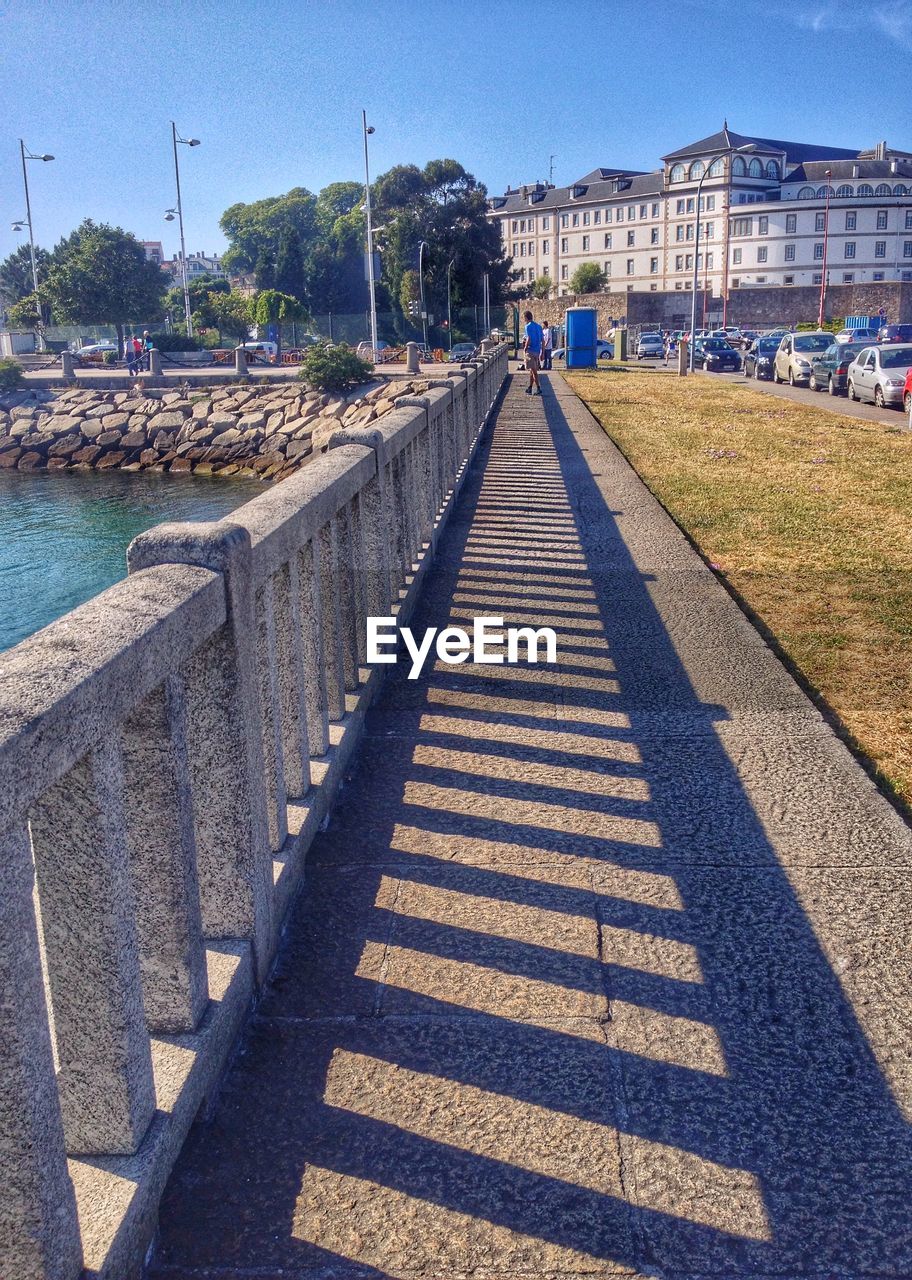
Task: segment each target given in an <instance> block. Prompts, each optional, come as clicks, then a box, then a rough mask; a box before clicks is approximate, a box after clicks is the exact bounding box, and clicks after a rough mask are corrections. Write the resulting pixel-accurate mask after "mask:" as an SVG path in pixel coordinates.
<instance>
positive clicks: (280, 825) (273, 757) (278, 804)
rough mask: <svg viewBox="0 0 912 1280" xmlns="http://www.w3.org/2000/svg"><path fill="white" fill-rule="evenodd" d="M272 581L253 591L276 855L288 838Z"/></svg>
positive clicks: (268, 796) (271, 839)
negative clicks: (254, 592)
mask: <svg viewBox="0 0 912 1280" xmlns="http://www.w3.org/2000/svg"><path fill="white" fill-rule="evenodd" d="M273 588H274V579H273V577H271V576H270V577H268V578H266V579H265V581H264V582H263V584H262V586H261V587H260V589H259V590H258V591H257V592H256V597H255V605H256V661H257V676H258V681H259V691H260V712H261V722H262V726H263V765H264V769H265V785H266V815H267V820H268V823H269V843H270V847H271V848H272V851H273V852H274V853H277V852H278V850H279V849H281V847H282V845H283V844H284V843H285V839H286V837H287V835H288V795H287V793H286V790H285V760H284V752H283V750H282V708H281V705H280V700H279V698H280V695H279V671H278V666H279V660H278V654H277V650H278V640H277V637H276V616H275V615H276V608H275V592H274V589H273Z"/></svg>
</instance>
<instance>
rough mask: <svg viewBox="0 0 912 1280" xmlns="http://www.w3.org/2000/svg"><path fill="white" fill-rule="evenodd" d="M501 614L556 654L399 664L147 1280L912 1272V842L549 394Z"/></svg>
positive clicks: (456, 613) (496, 468) (598, 439)
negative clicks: (523, 662) (411, 670)
mask: <svg viewBox="0 0 912 1280" xmlns="http://www.w3.org/2000/svg"><path fill="white" fill-rule="evenodd" d="M479 613H487V614H491V613H498V614H503V615H504V616H505V617H506V618H507V619H508V620H512V621H516V622H523V623H526V622H536V623H538V624H546V623H551V624H553V625H554V626H555V627H556V628H557V630H558V632H559V639H560V649H559V659H560V660H559V663H558V664H557V665H556V666H554V667H551V668H523V667H511V668H506V667H472V666H470V665H465V666H458V667H447V668H443V669H440V668H438V669H435V670H433V671H428V672H427V673H426V674H425V676H424V678H422V679H421V680H420V681H417V682H409V681H407V680H405V679H404V672H403V670H402V668H401V667H400V668H397V678H393V679H391V680H390V681H389V683H388V685H387V687H386V690H385V693H384V695H383V697H382V700H381V702H380V703H379V704H378V706H377V707H376V708H375V710H374V711H373V713H372V714H371V716H370V719H369V726H368V736H367V737H366V739H365V742H364V746H363V749H362V750H361V752H360V764H359V767H358V769H357V771H356V773H355V775H354V777H353V778H352V779H351V781H350V782H349V784H348V785H347V787H346V789H345V790H344V792H343V794H342V797H341V801H340V804H339V807H338V811H337V814H336V816H335V817H334V819H333V821H332V823H331V825H330V827H329V829H328V830H327V831H326V832H325V833H324V834H323V835H321V836H320V837H319V839H318V841H317V843H316V844H315V846H314V847H313V849H312V853H311V857H310V863H309V878H308V882H307V886H306V889H305V893H304V896H303V898H302V900H301V902H300V904H299V908H298V910H297V912H296V914H295V916H294V918H293V920H292V922H291V924H290V926H289V929H288V931H287V935H286V941H285V945H284V949H283V951H282V953H281V955H280V959H279V963H278V967H277V970H276V973H275V975H274V979H273V981H272V984H271V986H270V987H269V989H268V991H267V993H266V995H265V997H264V999H263V1001H262V1003H261V1005H260V1008H259V1011H258V1015H257V1017H256V1020H255V1022H254V1024H253V1026H252V1029H251V1032H250V1034H249V1037H248V1039H247V1041H246V1044H245V1046H244V1049H243V1052H242V1053H241V1055H240V1056H239V1058H238V1059H237V1061H236V1063H235V1065H234V1068H233V1070H232V1072H231V1074H230V1076H229V1078H228V1081H227V1083H226V1085H225V1087H224V1090H223V1092H222V1095H221V1097H220V1099H219V1102H218V1105H217V1107H216V1108H215V1110H214V1114H213V1116H212V1117H211V1118H210V1119H209V1120H208V1121H207V1122H206V1123H203V1124H200V1125H199V1126H197V1128H196V1129H195V1131H194V1134H193V1136H192V1138H191V1141H190V1142H189V1144H188V1147H187V1148H186V1150H185V1152H184V1154H183V1156H182V1158H181V1161H180V1163H179V1165H178V1167H177V1169H176V1171H175V1173H174V1175H173V1177H172V1179H171V1182H170V1185H169V1188H168V1191H167V1193H166V1196H165V1200H164V1203H163V1206H162V1213H161V1236H160V1241H159V1245H158V1249H157V1253H156V1259H155V1263H154V1265H153V1267H152V1271H151V1275H152V1276H153V1277H155V1280H190V1278H191V1277H198V1278H200V1280H203V1278H205V1280H229V1278H231V1280H240V1277H246V1278H247V1280H279V1277H283V1280H289V1278H292V1280H305V1278H306V1280H329V1277H333V1280H356V1278H357V1280H368V1278H371V1280H381V1278H382V1277H397V1278H399V1280H430V1278H431V1277H435V1278H436V1277H441V1278H443V1277H446V1280H466V1278H467V1277H469V1276H471V1277H473V1278H474V1280H517V1278H519V1277H523V1278H526V1280H538V1278H541V1280H544V1278H545V1277H547V1278H548V1280H557V1278H558V1277H560V1278H569V1277H582V1276H586V1277H589V1276H593V1277H603V1276H615V1275H624V1276H646V1275H649V1276H665V1277H675V1280H696V1278H697V1277H710V1276H712V1277H715V1278H716V1280H731V1278H732V1277H736V1276H744V1275H747V1276H758V1277H759V1276H766V1277H770V1276H776V1277H781V1278H783V1280H784V1278H785V1277H789V1278H790V1280H793V1278H794V1277H798V1276H814V1277H816V1278H817V1280H823V1277H828V1278H829V1277H839V1278H840V1280H846V1278H847V1277H856V1276H857V1277H860V1276H862V1275H864V1276H866V1277H874V1276H877V1277H885V1276H893V1277H899V1276H906V1277H908V1276H909V1275H912V1223H910V1204H912V1143H910V1136H909V1128H908V1125H907V1121H906V1116H907V1115H908V1114H909V1108H910V1104H912V1064H910V1058H909V1043H910V1017H909V1010H910V999H912V982H910V978H912V973H910V964H909V953H908V949H907V942H906V939H907V931H908V921H909V915H910V905H912V903H910V900H912V888H910V886H912V877H910V866H912V845H910V839H909V832H908V831H907V829H906V827H905V826H904V825H903V823H901V822H900V820H899V819H898V818H897V817H896V815H895V814H894V812H893V811H892V810H891V809H890V808H889V807H888V806H887V805H886V803H885V802H884V801H883V800H882V799H881V798H880V796H879V795H878V793H877V792H876V791H875V790H874V789H873V787H872V786H871V785H870V784H869V783H868V781H867V780H866V778H865V777H864V775H863V774H862V773H861V772H860V771H859V769H858V768H857V766H856V765H855V764H854V762H853V761H852V760H851V758H850V757H849V756H848V754H847V753H846V751H845V750H844V749H843V747H842V746H841V745H840V744H839V743H838V742H837V741H836V740H835V739H834V738H833V736H832V735H831V733H830V732H829V730H828V729H827V728H826V727H825V725H824V724H823V722H822V721H821V719H820V717H819V716H818V715H817V713H816V712H815V711H814V709H813V708H812V707H811V706H810V704H809V703H808V702H807V701H806V699H805V698H804V697H803V695H802V694H801V693H800V692H799V691H798V690H797V688H796V687H795V685H794V684H793V682H792V681H791V680H790V678H789V677H788V676H787V675H786V673H785V672H784V671H783V669H782V668H781V667H780V665H779V664H778V662H777V661H776V660H775V659H774V658H773V657H772V655H771V654H770V652H769V650H768V649H767V648H766V647H765V646H764V644H763V643H762V641H761V640H760V638H759V637H758V635H757V634H756V632H755V631H753V629H752V628H751V627H750V626H749V625H748V624H747V622H746V621H745V620H744V618H743V617H742V615H741V614H740V612H739V611H738V610H737V608H736V607H735V606H734V604H733V603H732V602H731V600H730V599H729V597H728V596H727V595H726V593H725V592H724V590H723V588H722V587H721V586H720V585H719V583H718V582H717V581H716V579H715V578H714V577H713V576H712V575H711V574H710V572H709V571H708V570H707V569H706V568H705V567H704V566H703V565H702V563H701V561H700V560H699V559H698V557H697V556H696V555H695V554H694V552H693V551H692V550H691V549H690V547H689V546H688V544H687V543H686V541H685V540H684V539H683V538H682V537H681V535H680V534H679V532H678V531H677V529H676V528H675V526H674V525H673V524H672V522H671V521H670V520H669V519H668V518H667V517H666V516H665V514H664V513H663V512H662V511H661V509H660V508H659V507H658V506H657V505H656V503H655V502H654V500H653V499H652V498H651V497H650V495H649V494H648V493H647V491H646V490H645V488H644V487H643V485H642V484H641V483H640V481H639V480H638V479H637V478H636V476H635V475H634V474H633V473H632V472H631V470H630V469H629V467H628V466H627V465H626V464H625V463H624V461H623V460H622V459H621V457H620V456H619V454H618V453H617V451H616V450H615V449H614V447H613V446H612V445H611V444H610V442H609V441H608V440H607V438H606V437H605V435H604V434H603V433H602V431H601V430H600V429H599V427H598V426H597V424H596V423H595V422H594V420H593V419H592V418H591V417H590V416H589V414H588V413H587V412H586V411H585V410H584V409H583V407H582V406H581V404H580V403H579V401H578V400H577V399H576V398H575V397H574V396H573V395H572V394H571V393H570V392H569V390H568V389H567V387H566V385H565V384H564V383H563V381H562V379H561V378H560V377H559V376H558V375H553V376H552V377H551V379H550V380H549V384H548V385H547V387H546V392H545V395H544V397H543V398H541V399H530V398H527V397H526V396H524V395H523V394H522V393H521V387H520V381H519V379H516V380H514V382H513V385H512V386H511V387H510V389H509V391H508V393H507V395H506V398H505V400H504V403H503V406H502V408H501V409H500V411H499V414H498V416H497V418H496V422H495V425H494V428H493V431H492V432H491V433H490V434H489V437H488V439H487V441H486V444H485V447H484V448H483V449H482V451H481V454H480V457H479V459H478V462H477V464H476V466H475V468H474V472H473V475H472V476H471V477H470V480H469V483H468V484H467V486H466V488H465V490H464V492H463V496H462V499H461V503H460V506H459V507H458V508H457V511H456V512H455V515H454V522H453V523H452V524H451V525H450V527H449V529H448V532H447V535H446V537H445V539H444V541H443V546H442V551H441V555H440V559H439V563H438V564H437V566H436V568H435V571H434V572H433V573H432V574H431V575H430V576H429V578H428V580H427V589H426V592H425V596H424V600H423V617H419V618H417V619H416V621H415V623H414V625H415V626H420V625H423V624H425V623H427V624H434V625H442V624H443V623H444V622H446V621H449V622H452V623H463V622H464V620H466V619H468V618H469V617H471V616H473V615H476V614H479ZM904 1107H905V1109H906V1112H905V1115H904V1110H903V1108H904Z"/></svg>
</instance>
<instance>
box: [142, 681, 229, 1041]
mask: <svg viewBox="0 0 912 1280" xmlns="http://www.w3.org/2000/svg"><path fill="white" fill-rule="evenodd" d="M186 720H187V706H186V691H185V689H184V682H183V680H182V679H181V677H180V676H176V675H175V676H169V677H168V678H167V679H166V680H165V682H164V684H163V685H162V686H161V687H160V688H158V689H156V690H154V691H153V692H152V693H151V694H149V695H148V697H146V698H144V699H143V701H142V702H141V703H140V704H139V706H138V707H137V708H136V710H135V711H134V712H133V714H132V715H131V716H130V717H129V718H128V719H127V721H126V722H125V724H124V726H123V732H122V740H123V759H124V784H125V785H124V813H125V817H126V824H127V837H128V840H129V846H130V868H131V872H132V877H133V884H134V886H135V895H136V924H137V931H138V935H139V958H140V970H141V973H142V990H143V1004H144V1006H145V1011H146V1023H147V1025H148V1027H149V1029H150V1030H151V1031H160V1032H180V1031H192V1030H193V1028H194V1027H195V1026H196V1025H197V1024H198V1022H199V1020H200V1018H201V1017H202V1015H203V1012H204V1010H205V1008H206V1003H207V1000H208V996H209V992H208V981H207V974H206V957H205V947H204V944H203V925H202V917H201V914H200V901H199V880H198V878H197V870H196V836H195V833H194V829H193V801H192V797H191V792H190V765H189V757H188V750H187V724H186Z"/></svg>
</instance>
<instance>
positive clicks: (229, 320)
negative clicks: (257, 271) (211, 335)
mask: <svg viewBox="0 0 912 1280" xmlns="http://www.w3.org/2000/svg"><path fill="white" fill-rule="evenodd" d="M193 323H194V324H195V325H197V326H200V327H202V328H204V329H217V330H218V334H219V341H220V342H221V340H222V334H225V333H226V334H228V336H229V337H230V338H235V339H236V340H237V341H238V342H245V341H246V340H247V338H248V337H249V335H250V326H251V324H252V323H253V306H252V299H251V298H248V297H247V295H246V294H243V293H241V292H239V290H237V289H232V290H231V292H230V293H223V292H220V291H219V292H216V291H215V290H212V291H210V292H209V293H207V294H205V295H204V297H203V299H201V301H200V305H199V309H198V310H196V311H194V313H193Z"/></svg>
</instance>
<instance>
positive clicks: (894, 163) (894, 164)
mask: <svg viewBox="0 0 912 1280" xmlns="http://www.w3.org/2000/svg"><path fill="white" fill-rule="evenodd" d="M890 172H891V173H899V161H898V160H896V159H893V160H891V161H890Z"/></svg>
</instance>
